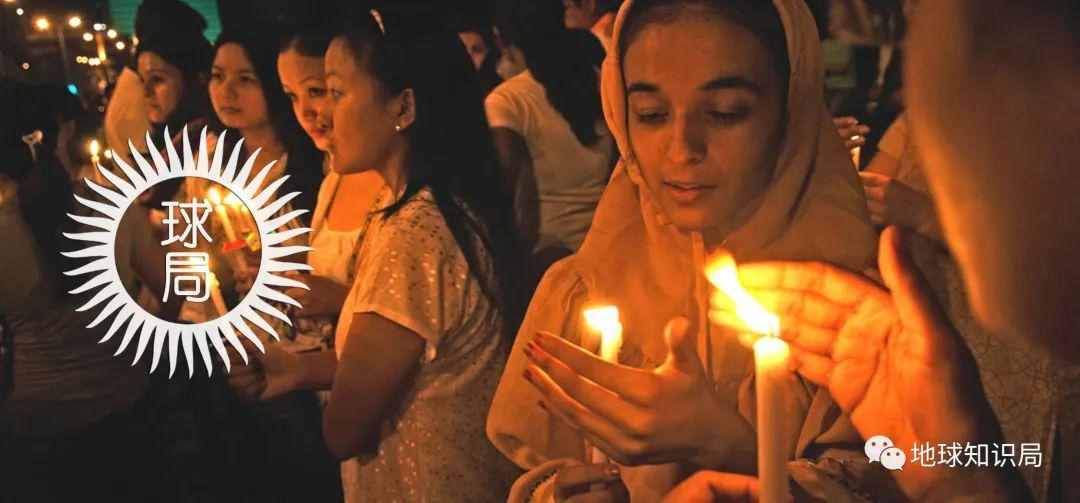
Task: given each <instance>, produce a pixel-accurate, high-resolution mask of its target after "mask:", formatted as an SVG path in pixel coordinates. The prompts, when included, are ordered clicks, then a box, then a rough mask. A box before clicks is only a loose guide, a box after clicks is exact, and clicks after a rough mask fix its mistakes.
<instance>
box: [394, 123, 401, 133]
mask: <svg viewBox="0 0 1080 503" xmlns="http://www.w3.org/2000/svg"><path fill="white" fill-rule="evenodd" d="M394 131H397V132H399V133H400V132H401V124H394Z"/></svg>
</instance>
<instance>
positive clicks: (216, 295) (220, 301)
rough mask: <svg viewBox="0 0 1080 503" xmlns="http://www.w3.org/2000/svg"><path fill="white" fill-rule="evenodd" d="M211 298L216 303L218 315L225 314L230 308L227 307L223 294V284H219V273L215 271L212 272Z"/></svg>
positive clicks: (215, 307)
mask: <svg viewBox="0 0 1080 503" xmlns="http://www.w3.org/2000/svg"><path fill="white" fill-rule="evenodd" d="M210 300H211V301H212V302H213V303H214V309H216V310H217V313H218V316H225V313H226V312H228V310H229V309H228V308H227V307H225V297H223V296H222V295H221V285H219V284H218V279H217V275H216V274H214V273H210Z"/></svg>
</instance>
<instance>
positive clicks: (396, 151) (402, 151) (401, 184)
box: [379, 141, 408, 197]
mask: <svg viewBox="0 0 1080 503" xmlns="http://www.w3.org/2000/svg"><path fill="white" fill-rule="evenodd" d="M407 154H408V152H407V150H406V146H405V142H404V141H401V143H400V145H398V146H396V148H393V149H392V150H391V153H390V156H389V157H388V158H387V159H386V161H385V162H383V163H382V166H381V167H379V174H381V175H382V177H383V180H384V181H385V182H386V185H387V186H388V187H390V190H391V191H392V193H393V194H394V196H395V197H397V195H398V194H401V191H402V190H403V189H404V188H405V184H406V183H407V182H408V172H407V170H406V169H405V167H406V158H407V157H408V156H407Z"/></svg>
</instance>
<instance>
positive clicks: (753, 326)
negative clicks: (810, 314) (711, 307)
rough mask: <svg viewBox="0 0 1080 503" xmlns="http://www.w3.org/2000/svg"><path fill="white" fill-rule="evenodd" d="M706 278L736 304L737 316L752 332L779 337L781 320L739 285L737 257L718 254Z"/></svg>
mask: <svg viewBox="0 0 1080 503" xmlns="http://www.w3.org/2000/svg"><path fill="white" fill-rule="evenodd" d="M705 276H706V277H707V278H708V279H709V282H710V283H712V285H713V286H714V287H716V288H717V289H718V290H720V291H721V292H723V293H724V295H727V296H728V298H730V299H731V301H732V302H733V303H734V304H735V315H736V316H738V317H739V320H740V321H742V322H743V323H744V324H745V325H746V326H747V327H749V328H750V330H751V331H752V332H754V333H757V334H762V335H773V336H776V335H779V334H780V319H779V318H777V317H776V315H775V314H773V313H770V312H769V311H768V310H767V309H765V307H764V306H762V305H761V304H760V303H759V302H758V301H757V300H755V299H754V298H753V297H751V296H750V293H749V292H747V291H746V289H745V288H743V286H742V284H741V283H739V273H738V270H737V269H736V267H735V257H733V256H731V253H730V252H728V251H727V250H720V251H719V252H717V253H716V254H715V255H714V256H713V258H712V260H710V261H709V264H708V265H706V266H705Z"/></svg>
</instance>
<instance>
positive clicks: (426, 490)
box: [336, 189, 516, 502]
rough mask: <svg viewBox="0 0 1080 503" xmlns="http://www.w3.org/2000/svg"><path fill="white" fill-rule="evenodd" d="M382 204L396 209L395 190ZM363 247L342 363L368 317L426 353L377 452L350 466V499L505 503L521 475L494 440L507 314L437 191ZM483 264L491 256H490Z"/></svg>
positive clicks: (346, 314) (376, 224) (341, 333)
mask: <svg viewBox="0 0 1080 503" xmlns="http://www.w3.org/2000/svg"><path fill="white" fill-rule="evenodd" d="M379 199H380V202H382V201H387V202H388V201H389V200H390V191H389V189H387V190H385V191H384V194H383V195H382V196H380V198H379ZM378 206H379V207H383V206H385V204H380V205H378ZM363 239H364V242H363V244H362V245H361V248H360V254H359V256H360V264H359V266H358V267H357V271H356V280H355V283H354V284H353V288H352V290H351V292H350V294H349V296H348V298H347V299H346V300H345V304H344V306H343V307H342V312H341V318H340V319H339V320H338V326H337V335H336V338H337V344H336V346H337V351H338V356H339V357H340V356H341V348H343V347H345V339H346V338H347V337H348V332H349V327H350V325H351V322H352V317H353V315H354V314H359V313H376V314H378V315H379V316H382V317H384V318H386V319H388V320H391V321H393V322H395V323H397V324H399V325H402V326H404V327H406V328H408V329H409V330H411V331H412V332H414V333H416V334H417V335H418V336H420V337H422V338H423V339H424V340H425V341H426V350H425V353H424V356H423V357H422V360H421V363H420V369H419V372H418V373H417V375H416V377H415V379H413V380H412V381H410V383H409V385H408V388H407V389H402V390H401V394H400V396H401V399H400V402H399V403H398V404H397V405H396V406H395V408H394V409H393V410H392V411H391V412H390V413H389V414H388V417H389V419H388V420H387V421H386V423H385V424H383V425H382V427H381V431H380V435H379V443H378V446H377V452H372V453H370V454H368V455H365V456H362V458H353V459H350V460H347V461H345V462H343V463H342V466H341V475H342V484H343V486H344V490H345V496H346V501H349V502H361V501H363V502H373V501H379V502H392V501H408V502H425V501H447V502H458V501H468V502H485V501H492V502H494V501H505V498H506V494H507V492H508V490H509V486H510V483H511V482H512V481H513V478H514V477H515V476H516V473H515V471H516V469H515V468H514V467H513V465H512V464H511V463H509V462H508V461H507V460H506V459H505V458H504V457H503V456H502V455H501V454H499V452H498V451H496V450H495V448H494V446H492V445H491V444H490V443H489V442H488V440H487V438H486V436H485V434H484V422H485V420H486V416H487V411H488V408H489V406H490V404H491V397H492V394H493V393H494V391H495V386H496V384H497V383H498V380H499V375H500V374H501V372H502V369H503V365H504V364H505V360H506V357H505V355H506V351H505V346H504V345H503V342H502V337H501V324H502V320H501V319H500V316H499V314H498V311H497V310H496V309H495V307H494V306H493V305H492V304H491V303H490V302H489V301H488V299H487V298H486V297H485V296H484V294H483V293H482V292H481V289H480V284H479V283H478V281H477V279H476V277H475V276H474V275H472V274H470V272H469V266H468V264H467V262H466V260H465V256H464V255H463V254H462V252H461V248H459V247H458V245H457V242H456V241H455V240H454V237H453V235H452V234H451V232H450V229H449V228H448V227H447V225H446V222H445V220H444V219H443V217H442V214H441V213H440V212H439V210H438V207H437V206H436V205H435V202H434V199H433V197H432V195H431V193H430V192H429V191H427V190H424V191H421V192H420V193H418V194H416V195H415V196H413V198H412V199H411V200H410V201H409V202H408V203H406V204H405V206H404V207H402V208H401V209H400V210H398V211H397V212H396V213H394V214H393V215H392V216H390V217H389V218H383V217H381V216H380V217H377V218H375V219H374V220H373V221H372V223H371V226H370V227H369V229H368V232H367V233H366V234H365V236H364V238H363ZM481 262H490V258H489V257H488V256H487V255H484V254H482V255H481ZM486 269H487V270H486V271H484V272H483V274H491V272H490V271H491V269H492V268H491V267H490V266H488V267H487V268H486ZM371 350H372V351H378V348H371Z"/></svg>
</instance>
